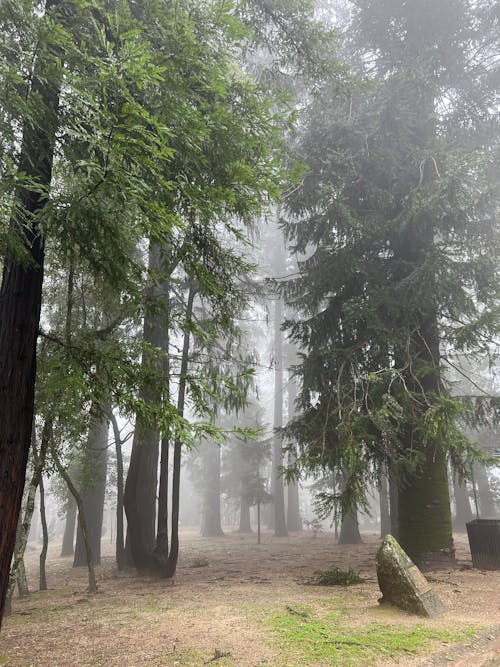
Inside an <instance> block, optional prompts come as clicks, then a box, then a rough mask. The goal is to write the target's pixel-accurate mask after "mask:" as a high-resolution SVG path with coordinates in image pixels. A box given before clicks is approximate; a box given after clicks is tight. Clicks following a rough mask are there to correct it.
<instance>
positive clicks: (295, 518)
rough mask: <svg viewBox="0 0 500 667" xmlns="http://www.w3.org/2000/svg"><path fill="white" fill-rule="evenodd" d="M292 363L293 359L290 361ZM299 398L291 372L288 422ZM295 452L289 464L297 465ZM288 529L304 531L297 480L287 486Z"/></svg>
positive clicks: (293, 413) (290, 457) (289, 459)
mask: <svg viewBox="0 0 500 667" xmlns="http://www.w3.org/2000/svg"><path fill="white" fill-rule="evenodd" d="M289 363H291V359H290V360H289ZM296 398H297V383H296V380H295V378H294V377H293V376H292V374H291V372H290V374H289V381H288V420H289V421H290V420H291V419H293V417H294V415H295V401H296ZM295 460H296V456H295V452H293V451H291V452H290V453H289V454H288V464H289V465H290V466H293V465H294V464H295ZM286 527H287V529H288V530H290V531H295V532H296V531H299V530H302V518H301V516H300V499H299V484H298V482H297V481H296V480H293V481H291V482H288V484H287V506H286Z"/></svg>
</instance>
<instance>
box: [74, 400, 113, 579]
mask: <svg viewBox="0 0 500 667" xmlns="http://www.w3.org/2000/svg"><path fill="white" fill-rule="evenodd" d="M98 410H99V408H98V406H97V405H93V406H92V408H91V417H90V426H89V433H88V437H87V445H86V448H85V452H84V453H83V460H82V462H81V465H80V472H81V476H82V477H83V483H82V485H81V487H80V497H81V499H82V506H83V512H84V514H85V520H86V522H87V530H88V539H89V541H90V548H91V550H92V557H93V559H94V565H99V564H100V562H101V533H102V520H103V514H104V497H105V495H106V474H107V468H108V449H107V448H108V429H109V421H108V417H107V415H106V412H107V410H105V411H104V412H103V413H102V414H98ZM86 564H87V556H86V549H85V543H84V540H83V535H82V531H81V527H80V526H78V529H77V533H76V546H75V558H74V561H73V567H83V566H85V565H86Z"/></svg>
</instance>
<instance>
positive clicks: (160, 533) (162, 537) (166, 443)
mask: <svg viewBox="0 0 500 667" xmlns="http://www.w3.org/2000/svg"><path fill="white" fill-rule="evenodd" d="M162 289H163V303H164V305H165V318H164V323H163V324H164V326H163V348H162V349H163V353H164V357H163V364H162V365H163V383H164V391H163V401H164V403H165V404H167V403H170V339H169V333H170V331H169V330H170V322H169V315H170V283H169V282H168V281H163V283H162ZM169 457H170V439H169V436H168V435H163V436H162V439H161V443H160V481H159V485H158V525H157V531H156V552H157V553H160V554H163V555H164V557H166V556H168V474H169V470H168V467H169Z"/></svg>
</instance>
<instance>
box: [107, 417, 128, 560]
mask: <svg viewBox="0 0 500 667" xmlns="http://www.w3.org/2000/svg"><path fill="white" fill-rule="evenodd" d="M108 415H109V418H110V421H111V425H112V427H113V436H114V439H115V453H116V545H115V546H116V566H117V568H118V570H123V569H124V568H125V560H126V559H125V541H124V539H125V538H124V526H123V452H122V444H123V443H122V439H121V434H120V429H119V428H118V422H117V421H116V417H115V415H114V414H113V411H112V410H111V409H110V410H109V413H108Z"/></svg>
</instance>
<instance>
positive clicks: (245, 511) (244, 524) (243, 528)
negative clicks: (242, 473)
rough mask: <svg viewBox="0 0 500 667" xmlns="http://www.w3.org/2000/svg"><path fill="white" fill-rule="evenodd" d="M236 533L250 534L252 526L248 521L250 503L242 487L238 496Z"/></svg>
mask: <svg viewBox="0 0 500 667" xmlns="http://www.w3.org/2000/svg"><path fill="white" fill-rule="evenodd" d="M238 532H239V533H251V532H252V524H251V521H250V501H249V499H248V493H247V492H246V491H245V489H244V488H243V486H242V490H241V495H240V525H239V527H238Z"/></svg>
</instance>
